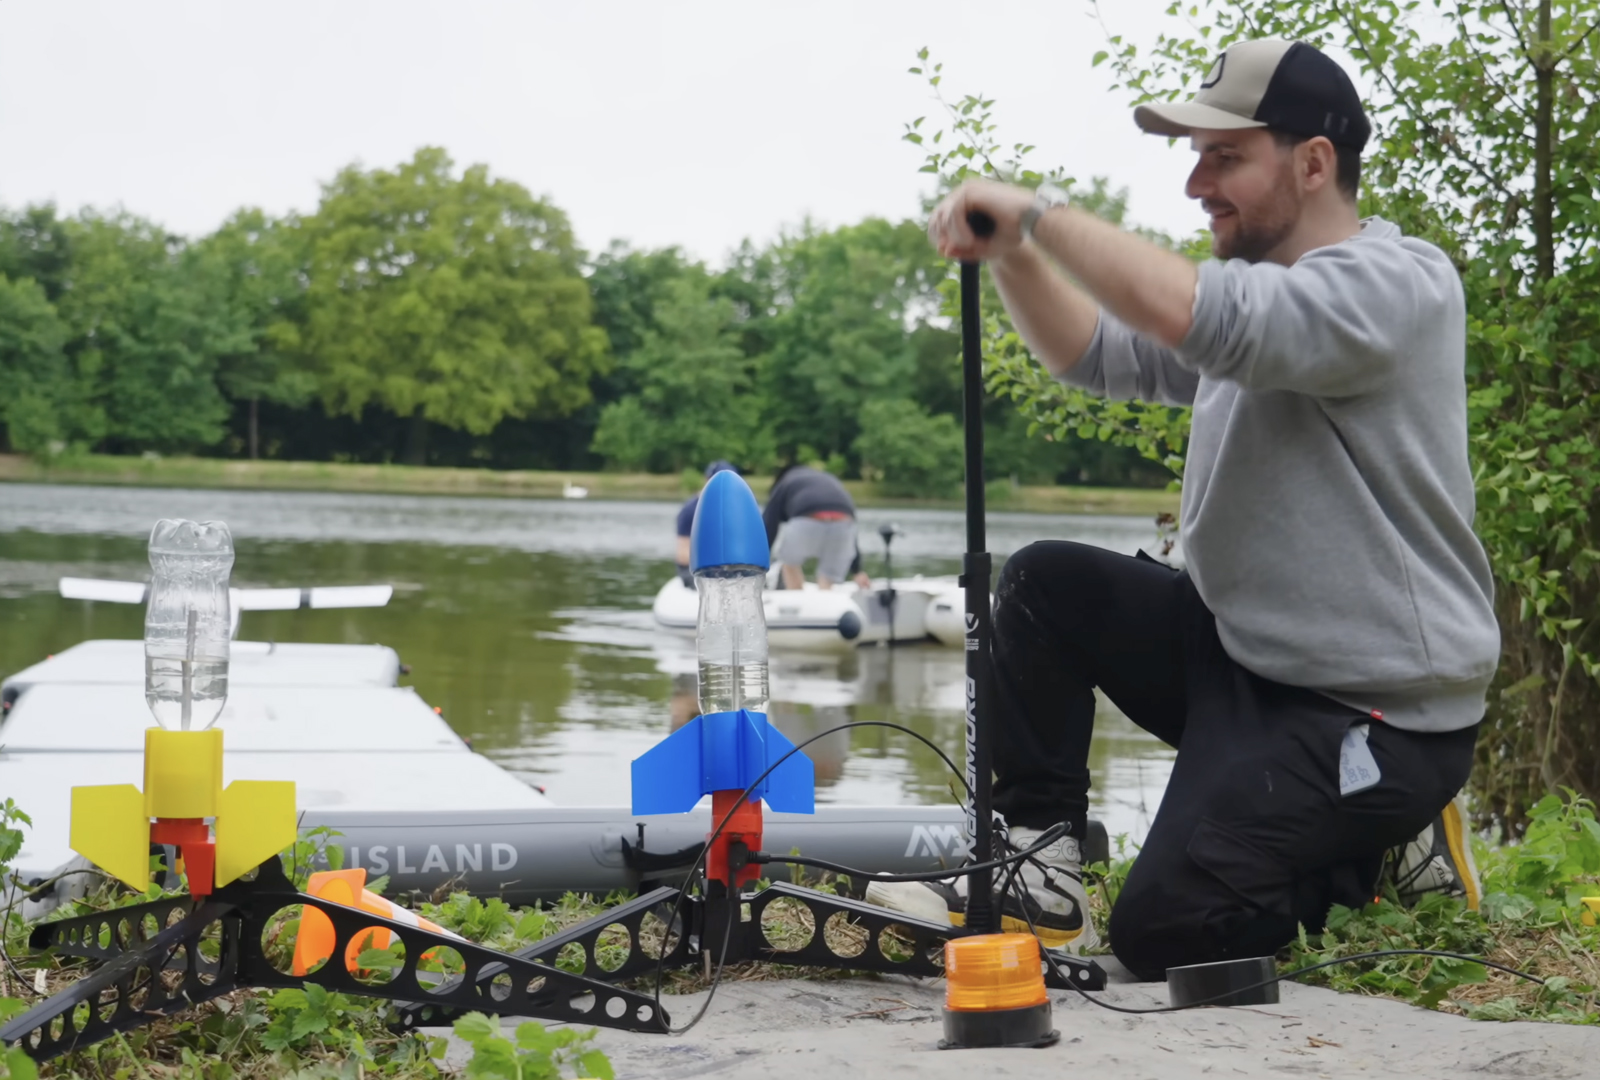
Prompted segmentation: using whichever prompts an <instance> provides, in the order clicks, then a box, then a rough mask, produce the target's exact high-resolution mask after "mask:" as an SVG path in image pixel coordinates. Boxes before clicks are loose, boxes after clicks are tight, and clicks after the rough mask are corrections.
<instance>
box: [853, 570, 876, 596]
mask: <svg viewBox="0 0 1600 1080" xmlns="http://www.w3.org/2000/svg"><path fill="white" fill-rule="evenodd" d="M856 588H858V589H860V590H861V591H862V592H866V591H867V590H868V589H870V588H872V579H871V578H869V577H867V575H866V573H865V572H862V573H858V574H857V575H856Z"/></svg>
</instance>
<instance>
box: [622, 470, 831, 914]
mask: <svg viewBox="0 0 1600 1080" xmlns="http://www.w3.org/2000/svg"><path fill="white" fill-rule="evenodd" d="M770 565H771V560H770V558H769V555H768V549H767V532H766V527H765V526H764V525H763V524H762V521H761V510H760V508H759V507H758V506H757V505H756V497H755V494H754V493H753V492H752V491H751V490H750V486H749V485H748V484H746V483H745V482H744V479H743V478H742V477H741V476H739V474H738V473H736V472H732V471H723V472H719V473H716V474H715V475H713V476H712V477H711V479H710V480H708V481H706V485H705V488H704V489H703V490H702V491H701V493H700V505H699V507H698V508H697V509H696V510H695V516H694V526H693V528H692V529H691V531H690V536H689V567H690V569H691V570H692V571H693V573H694V576H695V588H696V590H697V591H698V592H699V596H700V613H699V619H698V621H697V624H696V631H695V639H696V640H695V645H696V650H697V652H698V653H699V662H700V687H699V692H700V708H701V710H702V712H701V715H700V716H698V717H696V718H695V719H693V720H691V721H689V723H687V724H685V725H684V726H683V727H681V728H679V729H678V730H677V731H675V732H673V733H672V734H671V735H669V736H667V738H666V739H664V740H662V741H661V742H660V743H659V744H657V745H656V746H655V747H653V748H652V749H650V750H649V751H648V752H647V753H645V754H644V755H643V756H641V757H639V758H636V759H635V760H634V762H633V812H634V813H635V814H640V815H644V814H680V813H686V812H688V811H689V810H692V809H694V807H695V804H696V803H698V802H699V801H700V799H701V798H702V797H703V796H705V795H710V796H711V801H712V821H713V823H714V824H715V823H719V822H721V821H722V820H723V819H724V818H725V817H727V816H728V815H729V813H730V812H732V814H733V817H732V818H731V819H730V820H729V822H728V825H727V826H726V827H725V828H724V830H723V833H722V834H721V836H719V837H718V842H717V843H714V844H713V845H712V846H711V849H710V851H709V852H708V855H707V859H706V874H707V876H708V877H709V878H710V879H712V880H718V881H725V880H727V879H728V865H727V846H728V844H729V843H731V842H733V841H735V840H742V841H743V842H744V844H745V845H746V846H747V847H748V848H750V849H751V850H759V849H760V846H761V800H762V799H765V800H766V802H767V805H768V806H770V807H771V808H772V809H774V810H778V811H784V812H788V813H798V814H809V813H813V812H814V811H815V809H816V792H815V786H816V780H815V775H814V773H813V770H812V765H811V760H810V759H809V758H807V757H806V756H805V754H804V753H803V752H802V753H797V754H794V755H793V756H791V757H789V758H788V759H787V760H786V761H784V762H783V764H781V765H778V766H777V768H775V769H773V771H772V772H771V774H770V775H768V776H767V777H766V778H765V779H763V780H761V781H760V782H759V783H757V782H756V781H757V778H758V777H761V775H762V774H763V773H765V772H766V771H767V769H768V768H770V767H771V766H772V765H773V764H774V763H775V762H777V761H778V760H779V759H780V758H782V757H783V756H784V755H785V754H787V753H788V752H789V751H791V750H793V749H794V744H793V743H791V742H790V741H789V740H788V739H786V738H785V737H784V736H783V734H782V733H781V732H780V731H778V730H777V729H776V728H774V727H772V726H771V725H770V724H768V723H767V712H766V709H767V624H766V616H765V614H764V612H763V610H762V605H761V592H762V589H763V587H764V585H765V582H766V572H767V569H768V567H769V566H770ZM751 784H755V787H754V789H753V790H752V791H751V793H750V796H749V798H748V799H747V800H744V802H743V804H742V805H741V804H740V799H739V797H740V795H741V794H742V793H743V791H744V789H745V788H747V787H750V786H751ZM758 872H759V868H758V867H755V866H747V867H743V868H741V869H739V870H738V871H737V872H736V874H735V878H736V880H734V881H729V884H730V885H737V884H742V883H743V882H745V881H750V880H753V879H754V878H756V877H757V876H758Z"/></svg>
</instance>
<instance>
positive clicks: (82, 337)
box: [55, 211, 245, 450]
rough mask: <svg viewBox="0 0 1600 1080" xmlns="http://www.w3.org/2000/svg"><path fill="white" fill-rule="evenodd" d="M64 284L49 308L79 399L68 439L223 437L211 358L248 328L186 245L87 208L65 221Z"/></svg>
mask: <svg viewBox="0 0 1600 1080" xmlns="http://www.w3.org/2000/svg"><path fill="white" fill-rule="evenodd" d="M65 228H66V232H67V242H68V245H69V248H70V251H71V261H70V269H69V271H68V280H67V284H66V286H65V287H63V288H62V291H61V293H60V295H59V297H58V298H57V299H56V302H55V306H56V310H57V312H58V314H59V315H60V316H61V318H62V320H63V321H64V322H65V323H66V324H67V326H68V328H69V331H70V338H69V341H68V344H67V355H68V357H69V359H70V361H71V365H72V378H73V380H74V382H75V383H76V384H77V395H78V397H79V398H80V400H81V401H82V402H83V405H82V407H81V408H80V409H78V410H77V412H76V414H75V415H74V416H73V418H72V423H71V430H70V431H69V432H67V433H65V434H66V437H67V438H69V439H70V440H74V441H76V440H81V441H83V442H86V443H89V444H100V445H102V446H104V447H106V448H108V449H112V450H140V449H146V448H153V449H158V450H188V449H194V448H197V447H207V446H214V445H216V444H217V443H218V442H219V441H221V439H222V436H223V422H224V421H225V420H226V419H227V415H228V405H227V402H226V401H224V400H223V398H222V394H221V392H220V391H219V390H218V389H217V382H216V374H217V362H218V358H219V357H220V356H222V355H224V354H226V353H228V352H231V351H234V350H237V349H239V348H241V347H243V342H244V340H245V332H244V329H243V327H242V324H241V323H240V322H239V321H238V320H237V319H236V318H235V317H234V315H233V313H232V311H231V310H230V308H229V306H228V304H227V303H226V301H225V298H224V297H223V296H222V293H221V290H220V288H219V287H218V285H217V283H215V282H212V281H209V280H208V279H207V278H206V277H205V276H204V275H201V274H197V273H193V272H191V268H190V266H189V264H188V261H187V260H186V259H185V258H184V254H185V244H184V242H183V241H182V239H181V238H179V237H175V236H171V235H169V234H168V233H166V232H165V231H164V230H162V229H160V228H158V227H157V226H155V225H154V224H152V223H150V222H148V221H144V220H142V219H140V218H136V217H133V216H132V215H129V214H125V213H120V214H117V215H114V216H102V215H99V214H96V213H94V212H92V211H85V212H84V213H82V214H81V215H79V216H78V217H77V218H75V219H73V220H71V221H69V222H66V223H65Z"/></svg>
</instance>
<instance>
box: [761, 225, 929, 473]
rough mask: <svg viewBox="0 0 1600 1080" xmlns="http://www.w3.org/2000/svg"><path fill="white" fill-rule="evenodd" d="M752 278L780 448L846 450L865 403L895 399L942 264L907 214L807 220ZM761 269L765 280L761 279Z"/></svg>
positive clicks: (825, 452)
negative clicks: (764, 300)
mask: <svg viewBox="0 0 1600 1080" xmlns="http://www.w3.org/2000/svg"><path fill="white" fill-rule="evenodd" d="M768 259H769V260H770V262H771V267H770V269H769V270H767V271H766V272H765V274H763V275H751V277H752V278H755V279H756V280H758V281H760V282H761V284H762V285H763V286H766V287H768V288H770V290H771V291H770V297H771V299H770V300H769V301H768V302H769V311H772V310H773V309H775V313H774V314H771V315H770V317H769V322H768V325H767V326H766V327H764V328H763V333H764V336H765V337H766V343H767V347H768V351H767V352H766V355H765V361H764V365H763V368H764V373H763V378H762V390H763V394H764V395H765V397H766V399H767V401H768V404H769V406H770V408H771V413H770V416H771V422H772V426H773V432H774V434H775V436H776V438H777V440H778V446H779V448H780V450H781V451H783V452H788V453H792V452H793V451H795V450H796V449H797V448H799V447H801V446H808V447H811V448H813V449H814V450H815V451H816V452H817V453H818V454H820V455H821V456H822V457H825V458H826V457H831V456H833V455H835V454H845V455H849V454H852V453H853V452H854V451H853V448H854V443H855V440H856V437H857V436H858V435H859V434H860V433H861V430H862V426H861V419H860V413H861V409H862V406H863V404H864V403H865V402H867V401H871V400H874V399H889V398H903V397H906V396H907V395H908V387H909V386H910V384H911V381H912V377H913V374H914V372H915V371H916V368H917V343H916V342H915V341H914V340H913V336H912V334H911V331H912V330H913V329H914V328H915V327H916V326H917V325H919V324H920V323H923V322H926V321H927V320H928V319H929V318H931V317H935V316H937V314H938V307H937V295H938V294H937V289H936V286H937V284H938V282H939V281H940V280H941V279H942V278H943V277H944V275H945V272H946V267H945V265H944V262H943V260H941V259H940V258H939V257H938V253H937V252H935V251H934V250H933V249H932V247H931V246H930V245H929V244H928V240H927V236H926V235H925V234H924V232H923V230H922V228H921V226H919V225H917V224H916V223H915V222H912V221H903V222H900V223H898V224H892V223H890V222H888V221H884V220H882V219H878V218H871V219H868V220H866V221H864V222H862V223H860V224H859V225H851V226H846V227H844V228H840V229H835V230H833V231H832V232H821V231H818V230H816V229H815V228H813V227H811V226H810V225H807V227H806V228H804V229H803V230H802V231H801V232H800V233H799V234H798V235H795V236H791V237H787V238H785V239H784V240H782V241H780V242H779V243H778V244H777V245H775V246H774V247H773V249H772V250H771V251H770V252H769V253H768ZM766 274H770V285H769V284H768V280H766Z"/></svg>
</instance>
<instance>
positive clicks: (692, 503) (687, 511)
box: [677, 459, 739, 589]
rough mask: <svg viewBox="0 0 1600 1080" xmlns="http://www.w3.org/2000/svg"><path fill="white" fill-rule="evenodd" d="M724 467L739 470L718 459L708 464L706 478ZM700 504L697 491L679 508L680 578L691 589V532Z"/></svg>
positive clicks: (678, 557)
mask: <svg viewBox="0 0 1600 1080" xmlns="http://www.w3.org/2000/svg"><path fill="white" fill-rule="evenodd" d="M724 469H727V470H729V471H730V472H738V471H739V470H738V468H736V467H735V466H734V465H733V463H732V462H727V461H723V460H721V459H718V460H716V461H713V462H712V463H711V464H710V465H707V466H706V474H705V479H707V480H710V479H711V478H712V477H713V476H715V475H717V474H718V473H719V472H722V471H723V470H724ZM702 486H703V485H702ZM699 506H700V493H699V492H698V491H697V492H695V493H694V494H693V495H691V496H690V497H689V501H688V502H686V503H684V504H683V505H682V506H681V507H679V508H678V546H677V564H678V580H679V581H681V582H683V583H684V584H685V585H687V586H688V587H689V588H691V589H692V588H694V574H692V573H690V572H689V534H690V533H692V532H693V531H694V512H695V510H696V509H697V508H698V507H699Z"/></svg>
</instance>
